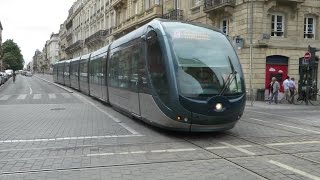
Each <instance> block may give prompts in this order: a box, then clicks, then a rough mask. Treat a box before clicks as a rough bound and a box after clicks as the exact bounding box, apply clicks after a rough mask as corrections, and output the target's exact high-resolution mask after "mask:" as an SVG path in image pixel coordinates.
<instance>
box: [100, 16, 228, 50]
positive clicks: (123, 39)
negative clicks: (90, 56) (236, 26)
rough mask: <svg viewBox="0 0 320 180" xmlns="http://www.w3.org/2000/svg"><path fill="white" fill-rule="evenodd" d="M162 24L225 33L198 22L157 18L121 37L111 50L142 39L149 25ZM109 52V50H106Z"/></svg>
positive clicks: (112, 44) (113, 43) (112, 45)
mask: <svg viewBox="0 0 320 180" xmlns="http://www.w3.org/2000/svg"><path fill="white" fill-rule="evenodd" d="M161 22H178V23H179V22H180V23H183V24H190V25H194V26H199V27H203V28H207V29H211V30H213V31H217V32H220V33H223V32H222V31H221V30H220V29H218V28H216V27H213V26H210V25H206V24H202V23H196V22H189V21H178V20H170V19H160V18H156V19H153V20H152V21H150V22H149V23H147V24H145V25H143V26H141V27H139V28H138V29H136V30H134V31H132V32H130V33H128V34H126V35H124V36H122V37H120V38H119V39H117V40H115V41H114V42H112V43H111V45H110V46H111V47H110V48H111V49H113V48H116V47H118V46H120V45H122V44H125V43H127V42H130V41H132V40H134V39H137V38H140V37H141V36H142V35H144V33H145V32H146V29H147V27H148V26H149V25H151V26H152V25H156V24H158V25H159V26H162V25H161V24H160V23H161ZM106 51H107V50H106Z"/></svg>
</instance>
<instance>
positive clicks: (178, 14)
mask: <svg viewBox="0 0 320 180" xmlns="http://www.w3.org/2000/svg"><path fill="white" fill-rule="evenodd" d="M163 18H164V19H173V20H183V10H180V9H175V10H173V11H171V12H168V13H166V14H164V15H163Z"/></svg>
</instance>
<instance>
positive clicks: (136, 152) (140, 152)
mask: <svg viewBox="0 0 320 180" xmlns="http://www.w3.org/2000/svg"><path fill="white" fill-rule="evenodd" d="M145 153H147V151H133V152H131V154H145Z"/></svg>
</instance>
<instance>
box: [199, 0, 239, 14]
mask: <svg viewBox="0 0 320 180" xmlns="http://www.w3.org/2000/svg"><path fill="white" fill-rule="evenodd" d="M235 5H236V0H205V1H204V10H203V11H204V12H206V13H208V12H210V11H217V10H224V9H225V8H227V7H232V8H233V7H234V6H235Z"/></svg>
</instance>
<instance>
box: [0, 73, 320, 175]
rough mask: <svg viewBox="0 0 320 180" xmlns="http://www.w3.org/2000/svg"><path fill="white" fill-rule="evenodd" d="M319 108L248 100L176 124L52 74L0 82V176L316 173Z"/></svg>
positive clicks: (318, 166)
mask: <svg viewBox="0 0 320 180" xmlns="http://www.w3.org/2000/svg"><path fill="white" fill-rule="evenodd" d="M319 110H320V107H315V106H305V105H299V106H295V105H289V104H280V105H268V104H266V103H264V102H255V103H254V105H253V106H250V102H248V105H247V107H246V111H245V114H244V116H243V117H242V119H241V120H240V121H239V122H238V124H237V125H236V127H235V128H233V129H232V130H229V131H225V132H220V133H178V132H168V131H164V130H161V129H158V128H154V127H151V126H149V125H146V124H145V123H142V122H140V121H139V120H134V119H130V118H128V117H126V116H124V115H122V114H120V113H118V112H116V111H114V110H113V109H112V108H111V107H110V106H108V105H105V104H102V103H101V102H99V101H96V100H95V99H92V98H90V97H88V96H85V95H82V94H80V93H79V92H77V91H74V90H72V89H69V88H64V89H62V88H60V87H57V86H56V85H55V84H54V83H52V76H49V75H34V76H33V77H24V76H18V78H17V81H16V84H13V83H12V82H9V83H7V84H6V85H5V86H2V87H1V88H0V124H1V126H0V179H10V180H11V179H41V180H42V179H68V180H69V179H166V180H167V179H314V180H319V179H320V158H319V157H320V150H319V149H320V113H319V112H320V111H319Z"/></svg>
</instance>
